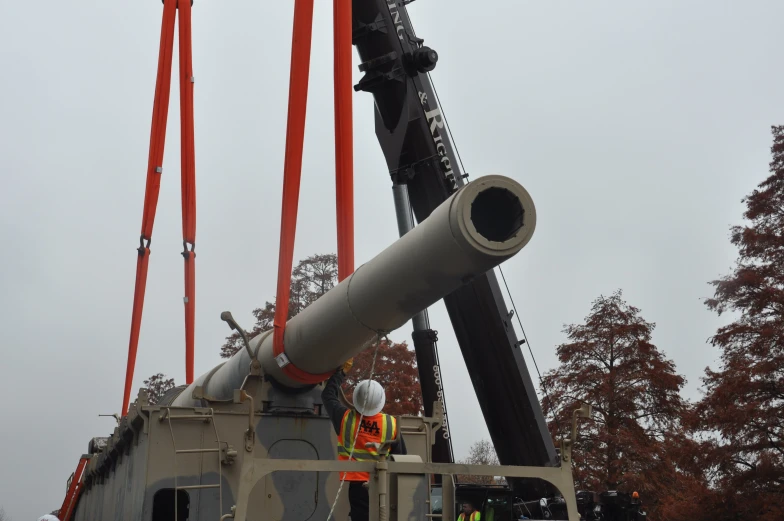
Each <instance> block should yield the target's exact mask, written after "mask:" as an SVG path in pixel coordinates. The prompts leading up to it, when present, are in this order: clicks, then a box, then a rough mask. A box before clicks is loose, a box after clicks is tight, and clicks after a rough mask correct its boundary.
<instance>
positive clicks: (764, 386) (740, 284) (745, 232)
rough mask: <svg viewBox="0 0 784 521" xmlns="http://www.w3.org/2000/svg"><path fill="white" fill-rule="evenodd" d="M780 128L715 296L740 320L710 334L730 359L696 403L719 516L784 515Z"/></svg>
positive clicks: (719, 306)
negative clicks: (730, 264)
mask: <svg viewBox="0 0 784 521" xmlns="http://www.w3.org/2000/svg"><path fill="white" fill-rule="evenodd" d="M772 133H773V146H772V148H771V152H772V156H773V158H772V161H771V163H770V176H769V177H768V178H767V179H765V181H763V182H762V183H761V184H760V185H759V186H758V187H757V189H755V190H754V191H753V192H752V193H751V194H750V195H748V196H747V197H745V198H744V199H743V202H744V203H745V205H746V211H745V213H744V217H745V219H746V220H747V221H748V223H747V224H746V225H744V226H735V227H733V228H732V231H731V241H732V244H734V245H735V246H736V247H737V248H738V254H739V256H738V260H737V263H736V266H735V269H734V270H733V272H732V273H731V274H730V275H728V276H726V277H724V278H721V279H719V280H715V281H713V282H711V284H712V285H713V286H714V288H715V294H714V296H713V298H710V299H707V300H706V304H707V306H708V308H710V309H711V310H713V311H716V312H717V313H718V314H719V315H721V314H723V313H725V312H731V313H733V314H734V315H735V316H734V317H733V318H735V320H734V321H732V322H731V323H729V324H727V325H725V326H723V327H721V328H719V330H718V331H717V332H716V334H715V335H713V337H712V338H711V339H710V342H711V344H712V345H713V346H715V347H718V348H719V349H720V351H721V367H720V368H719V369H718V370H715V371H714V370H712V369H710V368H707V369H706V371H705V377H704V378H703V384H704V387H705V396H704V398H703V399H702V400H701V401H700V402H699V403H698V404H697V410H696V413H697V414H696V423H697V428H698V429H699V431H700V432H701V433H702V437H701V439H703V440H704V441H705V443H704V445H703V446H704V448H705V451H706V453H705V461H706V462H708V464H709V465H708V468H707V469H706V471H707V476H708V478H709V479H710V480H711V483H712V484H713V485H714V489H715V492H716V493H715V494H714V496H713V497H714V499H715V504H714V505H713V508H714V511H713V514H714V515H715V516H723V515H730V514H731V515H732V517H733V518H738V519H755V520H757V521H774V520H776V521H780V520H782V519H784V126H776V127H772ZM715 519H722V517H715Z"/></svg>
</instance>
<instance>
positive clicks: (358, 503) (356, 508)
mask: <svg viewBox="0 0 784 521" xmlns="http://www.w3.org/2000/svg"><path fill="white" fill-rule="evenodd" d="M348 502H349V504H350V505H351V514H350V515H351V521H368V519H370V512H369V509H370V496H369V495H368V489H366V488H365V487H363V486H362V482H361V481H351V482H350V483H349V486H348Z"/></svg>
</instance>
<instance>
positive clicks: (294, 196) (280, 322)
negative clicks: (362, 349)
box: [273, 0, 354, 384]
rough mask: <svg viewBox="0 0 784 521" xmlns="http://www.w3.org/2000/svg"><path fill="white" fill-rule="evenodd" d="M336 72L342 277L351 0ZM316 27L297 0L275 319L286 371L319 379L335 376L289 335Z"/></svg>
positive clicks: (341, 22)
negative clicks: (295, 358) (289, 346)
mask: <svg viewBox="0 0 784 521" xmlns="http://www.w3.org/2000/svg"><path fill="white" fill-rule="evenodd" d="M333 1H334V6H333V23H334V29H333V30H334V53H335V60H334V63H335V65H334V69H335V70H334V76H335V87H334V89H335V183H336V207H337V234H338V280H339V281H342V280H343V279H345V278H346V277H348V276H349V275H351V273H352V272H353V271H354V163H353V161H354V150H353V130H352V105H351V103H352V100H351V95H352V82H351V57H352V42H351V37H352V35H351V31H352V21H351V0H333ZM312 29H313V0H295V3H294V30H293V35H292V42H291V75H290V79H289V112H288V122H287V127H286V157H285V162H284V167H283V205H282V211H281V222H280V252H279V258H278V287H277V295H276V299H275V319H274V322H273V327H274V332H273V353H274V355H275V357H276V359H277V361H278V365H280V366H281V368H282V369H283V371H284V372H285V373H286V374H287V375H288V376H289V377H291V378H293V379H294V380H296V381H299V382H303V383H309V384H315V383H319V382H322V381H324V380H326V379H327V378H329V377H330V375H331V373H327V374H310V373H308V372H306V371H303V370H302V369H300V368H298V367H296V366H295V365H294V364H293V363H291V361H290V360H289V359H288V358H287V357H286V356H285V353H284V351H285V349H284V345H283V336H284V333H285V328H286V319H287V318H288V312H289V292H290V288H291V270H292V268H293V263H294V237H295V235H296V231H297V206H298V203H299V186H300V177H301V173H302V148H303V140H304V137H305V112H306V105H307V98H308V76H309V72H310V44H311V34H312Z"/></svg>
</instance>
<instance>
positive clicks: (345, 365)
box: [340, 358, 354, 373]
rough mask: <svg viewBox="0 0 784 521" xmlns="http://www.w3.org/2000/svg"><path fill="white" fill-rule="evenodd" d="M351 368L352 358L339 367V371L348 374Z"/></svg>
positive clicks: (352, 364)
mask: <svg viewBox="0 0 784 521" xmlns="http://www.w3.org/2000/svg"><path fill="white" fill-rule="evenodd" d="M353 366H354V359H353V358H349V359H348V360H346V363H345V364H343V367H341V368H340V369H341V370H342V371H343V372H344V373H348V372H349V371H350V370H351V368H352V367H353Z"/></svg>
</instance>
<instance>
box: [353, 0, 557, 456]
mask: <svg viewBox="0 0 784 521" xmlns="http://www.w3.org/2000/svg"><path fill="white" fill-rule="evenodd" d="M411 1H412V0H409V1H401V0H397V1H395V0H353V13H354V15H353V16H354V37H353V38H354V45H355V46H356V48H357V51H358V53H359V56H360V59H361V62H362V64H361V65H360V71H362V72H363V73H364V76H363V77H362V79H361V80H360V81H359V83H358V84H357V85H356V86H355V87H354V88H355V90H357V91H365V92H369V93H371V94H372V95H373V97H374V100H375V119H376V135H377V137H378V140H379V143H380V144H381V148H382V150H383V152H384V156H385V158H386V161H387V166H388V168H389V173H390V175H391V177H392V182H393V184H394V185H396V186H397V185H407V188H408V196H409V198H410V202H411V203H410V204H411V208H412V209H413V213H414V216H415V217H416V220H417V222H422V221H423V220H424V219H425V218H427V216H428V215H429V214H430V212H432V211H433V210H434V209H435V208H436V207H437V206H438V205H439V204H441V203H442V202H443V201H445V200H446V199H447V198H448V197H449V195H450V194H452V193H453V192H454V191H455V190H457V189H458V188H459V187H460V186H462V185H463V184H464V183H465V177H466V176H465V175H464V173H463V172H462V170H461V168H460V165H459V164H458V162H457V161H456V155H455V150H454V146H453V144H452V141H451V139H450V137H449V134H448V131H447V128H446V124H445V119H444V115H443V112H442V109H441V107H440V106H439V103H438V100H437V97H436V94H435V92H434V89H433V85H432V83H431V80H430V77H429V74H428V73H429V72H430V71H431V70H432V69H433V68H434V67H435V65H436V62H437V60H438V55H437V53H436V52H435V51H433V50H432V49H430V48H428V47H426V46H425V45H424V41H423V40H422V39H420V38H418V37H417V36H416V34H415V33H414V30H413V27H412V25H411V20H410V19H409V16H408V12H407V9H406V4H408V3H410V2H411ZM444 302H445V304H446V308H447V311H448V313H449V317H450V320H451V322H452V327H453V328H454V331H455V335H456V337H457V341H458V343H459V345H460V349H461V351H462V354H463V358H464V360H465V363H466V365H467V367H468V370H469V374H470V376H471V382H472V384H473V387H474V390H475V392H476V395H477V398H478V400H479V404H480V406H481V409H482V413H483V415H484V419H485V421H486V423H487V426H488V429H489V431H490V436H491V438H492V441H493V444H494V446H495V449H496V452H497V453H498V457H499V460H500V462H501V464H505V465H527V466H553V465H556V464H557V463H558V457H557V454H556V451H555V447H554V445H553V442H552V439H551V437H550V434H549V432H548V430H547V425H546V422H545V419H544V415H543V414H542V409H541V405H540V404H539V400H538V398H537V396H536V390H535V388H534V385H533V382H532V380H531V377H530V375H529V373H528V370H527V367H526V363H525V361H524V358H523V355H522V352H521V349H520V342H519V341H518V339H517V336H516V333H515V331H514V328H513V326H512V324H511V322H510V320H509V319H510V317H511V314H510V313H509V311H508V309H507V307H506V304H505V302H504V299H503V297H502V294H501V289H500V287H499V284H498V281H497V279H496V276H495V273H494V272H492V271H490V272H488V273H486V274H485V275H483V276H480V277H477V278H476V279H475V280H473V281H471V282H470V283H468V284H466V285H465V286H463V287H462V288H461V289H459V290H457V291H455V292H454V293H452V294H451V295H449V296H448V297H446V298H445V299H444ZM414 348H415V350H416V354H417V360H418V363H419V364H418V365H419V366H420V379H421V380H422V382H423V385H422V388H423V393H424V394H428V393H430V394H432V393H433V392H435V391H433V390H432V389H435V388H436V386H434V385H431V383H430V380H434V379H436V378H437V375H435V374H433V373H434V372H433V371H432V370H431V367H432V366H428V365H426V364H429V363H430V362H431V361H433V360H436V357H435V353H434V343H433V342H428V341H427V337H426V335H423V334H418V335H417V334H415V335H414ZM425 361H426V364H423V362H425ZM423 398H424V400H425V403H426V404H428V403H432V402H433V401H434V400H436V399H437V398H436V397H435V396H427V395H425V396H423ZM436 452H437V451H436V450H434V459H435V458H437V455H436ZM444 454H446V453H445V452H444Z"/></svg>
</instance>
